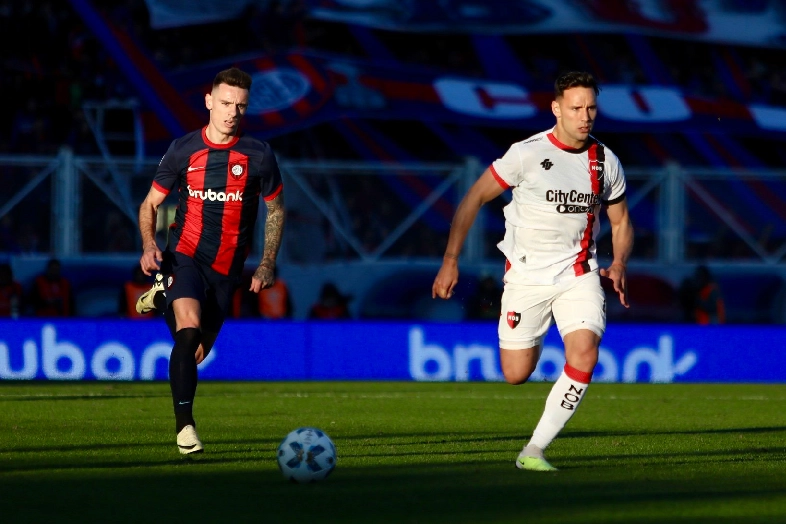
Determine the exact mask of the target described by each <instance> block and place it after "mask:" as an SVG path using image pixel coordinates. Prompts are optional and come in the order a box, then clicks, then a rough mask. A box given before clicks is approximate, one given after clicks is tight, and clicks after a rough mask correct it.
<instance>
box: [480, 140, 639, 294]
mask: <svg viewBox="0 0 786 524" xmlns="http://www.w3.org/2000/svg"><path fill="white" fill-rule="evenodd" d="M552 131H553V129H552V130H549V131H543V132H541V133H538V134H536V135H534V136H532V137H530V138H528V139H526V140H523V141H521V142H516V143H515V144H513V145H512V146H510V149H508V151H507V152H506V153H505V155H504V156H503V157H502V158H500V159H497V160H495V161H494V162H493V163H492V164H491V167H490V170H491V172H492V174H493V175H494V177H495V178H496V179H497V181H498V182H499V183H500V185H502V187H504V188H506V189H507V188H513V198H512V200H511V202H510V203H509V204H508V205H506V206H505V209H504V214H505V237H504V239H503V240H502V242H500V243H499V244H498V245H497V247H499V249H500V250H501V251H502V252H503V253H504V254H505V256H506V257H507V259H508V263H509V264H510V265H511V266H512V268H513V269H514V270H515V272H516V274H517V275H518V276H519V277H521V278H523V279H525V280H526V281H528V282H531V283H536V284H553V283H555V282H559V281H561V280H564V279H567V278H575V277H578V276H581V275H584V274H586V273H588V272H590V271H596V270H597V269H598V261H597V259H596V246H595V239H596V238H597V235H598V231H599V230H600V220H599V218H600V217H599V212H600V207H601V203H614V202H618V201H620V200H622V199H623V198H624V197H625V187H626V184H625V174H624V172H623V170H622V166H621V165H620V162H619V159H618V158H617V157H616V155H614V153H612V152H611V151H610V150H609V149H608V148H607V147H605V146H604V145H603V144H601V143H600V142H598V141H597V140H595V138H594V137H592V136H590V138H589V141H588V144H587V146H585V147H584V148H582V149H574V148H571V147H569V146H567V145H565V144H562V143H561V142H559V141H558V140H557V139H556V138H555V137H554V135H553V134H552Z"/></svg>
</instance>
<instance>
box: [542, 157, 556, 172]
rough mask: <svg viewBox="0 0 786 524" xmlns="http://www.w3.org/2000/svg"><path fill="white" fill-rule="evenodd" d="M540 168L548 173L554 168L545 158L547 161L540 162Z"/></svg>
mask: <svg viewBox="0 0 786 524" xmlns="http://www.w3.org/2000/svg"><path fill="white" fill-rule="evenodd" d="M540 167H542V168H543V169H545V170H546V171H548V170H549V169H551V168H552V167H554V163H553V162H552V161H551V160H549V159H548V158H547V159H545V160H544V161H543V162H541V163H540Z"/></svg>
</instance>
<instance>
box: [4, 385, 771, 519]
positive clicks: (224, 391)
mask: <svg viewBox="0 0 786 524" xmlns="http://www.w3.org/2000/svg"><path fill="white" fill-rule="evenodd" d="M549 388H550V384H543V383H533V384H526V385H523V386H518V387H513V386H509V385H507V384H499V383H473V382H471V383H440V384H436V383H430V384H424V383H403V382H402V383H399V382H309V383H294V382H293V383H279V382H275V383H266V382H247V383H224V382H206V381H204V382H202V383H200V384H199V390H198V392H197V400H196V404H195V416H196V419H197V423H198V429H199V433H200V436H201V438H202V440H203V442H204V444H205V453H204V454H201V455H198V456H194V457H181V456H180V455H179V454H178V452H177V448H176V446H175V441H174V420H173V416H172V415H171V399H170V396H169V386H168V384H166V383H162V382H156V383H104V382H90V383H88V382H81V383H44V382H40V383H38V382H35V383H30V382H26V383H11V382H2V383H0V522H2V523H4V524H11V523H23V522H24V523H32V522H47V523H48V522H79V523H92V522H96V523H98V522H100V523H122V522H185V523H189V524H194V523H201V522H217V523H223V522H233V523H234V522H264V523H275V522H284V523H286V522H307V521H310V522H342V523H343V522H350V523H351V522H359V523H360V522H362V523H372V522H373V523H453V524H455V523H465V522H483V523H486V522H525V523H541V522H542V523H551V524H557V523H581V524H590V523H600V522H603V523H608V522H612V523H616V522H619V523H656V522H657V523H679V524H682V523H689V522H690V523H693V522H700V523H710V522H713V523H718V522H720V523H732V522H745V523H750V522H762V523H764V522H766V523H773V522H786V415H784V406H785V405H786V387H784V386H782V385H701V384H690V385H688V384H672V385H652V384H593V385H592V386H591V387H590V389H589V391H588V393H587V396H586V397H585V399H584V402H583V404H582V406H581V409H580V410H579V411H578V412H577V414H576V416H575V417H574V418H573V420H571V422H570V424H569V425H568V426H567V427H566V428H565V430H564V431H563V433H562V435H561V436H560V437H559V438H558V439H557V440H556V441H555V442H554V443H553V444H552V446H551V447H550V448H549V450H548V457H549V460H550V461H551V462H552V464H554V465H555V466H556V467H558V468H560V471H558V472H555V473H534V472H528V471H520V470H517V469H516V468H515V467H514V463H513V461H514V459H515V457H516V455H517V453H518V451H519V450H520V448H521V446H522V444H523V443H524V442H525V441H526V439H527V438H528V437H529V435H530V432H531V431H532V429H533V427H534V426H535V423H536V422H537V420H538V418H539V417H540V414H541V411H542V409H543V404H544V400H545V397H546V395H547V393H548V391H549ZM306 425H308V426H316V427H319V428H321V429H323V430H324V431H326V432H327V433H328V435H330V437H331V438H332V439H333V441H334V442H335V444H336V448H337V451H338V465H337V467H336V470H335V471H334V473H333V475H331V476H330V477H329V478H328V479H327V480H325V481H323V482H320V483H316V484H307V485H298V484H292V483H289V482H287V481H286V480H284V478H283V477H282V476H281V474H280V472H279V471H278V467H277V465H276V459H275V450H276V446H277V445H278V443H279V441H280V440H281V439H282V438H283V437H284V436H285V435H286V434H287V433H288V432H289V431H290V430H292V429H295V428H296V427H299V426H306ZM307 519H308V520H307Z"/></svg>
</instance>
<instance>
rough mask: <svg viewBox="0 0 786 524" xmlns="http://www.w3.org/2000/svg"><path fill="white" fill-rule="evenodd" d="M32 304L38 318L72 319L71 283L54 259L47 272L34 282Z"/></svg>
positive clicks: (57, 261) (72, 298)
mask: <svg viewBox="0 0 786 524" xmlns="http://www.w3.org/2000/svg"><path fill="white" fill-rule="evenodd" d="M30 303H31V304H32V305H33V311H34V312H35V315H36V316H38V317H70V316H72V315H73V313H74V297H73V293H72V290H71V282H70V281H69V280H68V279H67V278H66V277H64V276H63V275H62V273H61V267H60V261H59V260H57V259H55V258H53V259H51V260H50V261H49V262H48V263H47V264H46V271H45V272H44V273H43V274H41V275H38V276H37V277H36V278H35V281H34V282H33V290H32V296H31V299H30Z"/></svg>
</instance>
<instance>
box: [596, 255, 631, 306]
mask: <svg viewBox="0 0 786 524" xmlns="http://www.w3.org/2000/svg"><path fill="white" fill-rule="evenodd" d="M600 276H602V277H606V278H609V279H611V281H612V283H613V284H614V291H616V292H617V294H618V295H619V297H620V304H622V305H623V306H625V307H630V304H629V303H628V278H627V275H626V269H625V266H624V265H622V264H619V263H617V264H611V265H610V266H609V267H608V269H601V270H600Z"/></svg>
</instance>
